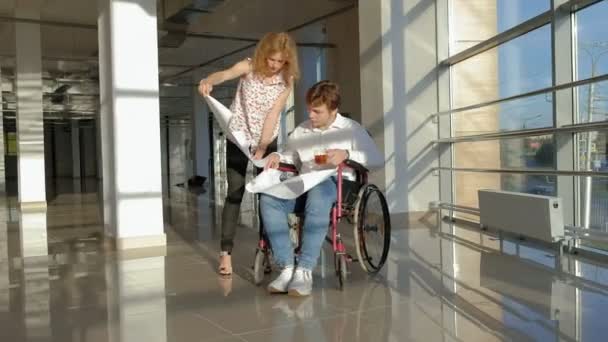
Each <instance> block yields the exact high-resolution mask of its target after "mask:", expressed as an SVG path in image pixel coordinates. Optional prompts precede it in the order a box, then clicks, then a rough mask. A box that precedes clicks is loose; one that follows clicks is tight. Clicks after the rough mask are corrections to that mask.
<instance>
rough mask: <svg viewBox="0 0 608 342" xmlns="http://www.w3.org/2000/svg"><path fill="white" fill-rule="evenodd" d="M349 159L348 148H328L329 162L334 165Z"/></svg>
mask: <svg viewBox="0 0 608 342" xmlns="http://www.w3.org/2000/svg"><path fill="white" fill-rule="evenodd" d="M346 159H348V151H346V150H327V162H328V163H330V164H331V165H333V166H338V165H340V164H342V162H344V161H345V160H346Z"/></svg>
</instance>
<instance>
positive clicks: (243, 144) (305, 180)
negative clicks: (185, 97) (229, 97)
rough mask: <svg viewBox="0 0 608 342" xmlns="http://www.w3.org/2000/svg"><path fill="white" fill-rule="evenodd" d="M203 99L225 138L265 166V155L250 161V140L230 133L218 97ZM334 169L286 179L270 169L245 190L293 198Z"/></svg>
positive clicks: (225, 110)
mask: <svg viewBox="0 0 608 342" xmlns="http://www.w3.org/2000/svg"><path fill="white" fill-rule="evenodd" d="M205 101H207V104H208V105H209V108H210V109H211V111H212V112H213V115H214V116H215V119H216V120H217V122H218V124H219V125H220V127H221V128H222V131H224V134H226V136H227V138H228V139H230V140H231V141H233V142H234V143H235V144H236V145H237V146H238V148H239V149H240V150H241V151H243V153H244V154H245V156H247V158H249V160H251V161H252V162H253V164H254V165H255V166H257V167H264V165H266V158H264V159H261V160H253V159H252V157H253V156H252V155H251V152H250V150H249V148H250V146H251V142H250V141H249V140H248V139H247V137H246V136H245V134H244V133H242V132H232V131H231V130H230V128H229V127H230V126H229V125H230V120H231V119H232V115H233V113H232V112H231V111H230V109H228V108H226V106H224V105H223V104H221V103H220V102H219V101H218V100H216V99H214V98H213V97H211V96H205ZM336 172H337V169H324V170H315V171H312V172H308V173H306V174H301V175H299V176H294V177H290V178H288V179H285V177H284V176H285V174H284V173H283V172H282V171H279V170H275V169H270V170H265V171H264V172H262V173H260V174H259V175H258V176H257V177H256V178H255V179H253V180H252V181H251V182H249V183H248V184H247V186H246V189H247V191H249V192H252V193H265V194H269V195H272V196H275V197H278V198H284V199H294V198H297V197H298V196H300V195H302V194H303V193H305V192H307V191H308V190H310V189H311V188H313V187H314V186H315V185H317V184H319V183H321V182H323V181H324V180H326V179H328V178H329V177H331V176H334V175H336Z"/></svg>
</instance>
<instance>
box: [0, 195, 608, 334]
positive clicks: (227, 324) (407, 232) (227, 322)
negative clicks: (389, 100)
mask: <svg viewBox="0 0 608 342" xmlns="http://www.w3.org/2000/svg"><path fill="white" fill-rule="evenodd" d="M168 203H169V205H167V208H166V212H165V217H166V219H167V221H168V224H167V234H168V240H169V244H168V246H167V248H166V249H145V250H137V251H130V252H127V253H115V252H108V251H105V252H104V249H103V246H102V244H101V243H100V239H99V237H100V235H101V228H100V225H99V210H98V208H97V196H96V194H95V193H88V194H83V195H71V194H61V193H59V192H58V193H57V195H56V197H54V198H53V200H52V202H51V205H50V206H49V208H48V210H47V211H46V212H43V213H19V212H18V211H17V210H15V209H14V204H15V200H14V198H7V199H3V200H2V202H1V205H0V208H2V209H1V210H0V341H2V342H5V341H6V342H21V341H57V342H71V341H74V342H76V341H78V342H81V341H91V342H98V341H99V342H102V341H103V342H105V341H112V342H125V341H142V342H144V341H145V342H157V341H158V342H166V341H226V342H228V341H252V342H253V341H264V342H269V341H315V342H324V341H328V342H329V341H332V342H334V341H378V342H381V341H395V342H396V341H425V342H432V341H503V340H505V341H506V340H508V341H606V337H605V336H606V335H607V333H608V328H607V326H608V325H606V323H605V316H604V314H605V313H607V312H608V270H607V267H606V265H605V264H604V265H602V264H596V263H592V262H589V261H585V260H582V259H576V258H574V257H572V256H566V257H563V258H561V259H556V257H555V255H554V254H553V253H552V252H550V251H546V250H539V249H535V248H532V247H530V246H525V245H516V244H515V243H512V242H507V241H505V242H504V244H503V249H502V252H501V251H500V243H499V242H498V241H496V240H495V239H494V238H493V237H490V236H486V235H482V234H480V233H479V232H478V231H475V230H472V229H467V228H464V227H457V226H453V225H451V224H448V223H438V222H436V220H435V218H434V217H432V216H430V217H428V218H427V219H426V220H423V221H420V222H415V223H412V224H404V223H402V222H395V227H394V228H395V230H394V234H393V239H392V246H391V254H390V256H389V261H388V263H387V265H386V266H385V268H384V270H383V271H382V273H381V274H379V275H378V276H375V277H369V276H367V275H365V274H364V273H363V272H362V271H361V270H360V269H359V267H358V265H356V264H354V265H353V267H352V273H351V277H350V279H349V281H348V284H347V286H346V288H345V289H344V290H343V291H339V290H338V289H337V287H336V284H337V282H336V279H335V278H334V276H333V266H332V262H330V260H331V258H330V257H329V254H325V253H324V254H323V255H322V257H323V260H324V262H323V265H322V266H320V267H319V268H318V269H317V270H316V274H315V290H314V294H313V296H311V297H309V298H305V299H294V298H288V297H284V296H270V295H268V294H266V292H265V291H264V289H263V288H258V287H256V286H254V285H253V284H252V282H251V278H252V275H251V271H250V266H251V262H252V259H253V252H254V245H255V238H256V234H255V232H254V231H253V230H251V229H248V228H246V227H243V228H242V229H241V230H240V231H239V236H238V248H237V250H236V251H235V255H234V259H235V266H236V269H235V273H236V274H235V275H234V276H233V277H232V279H229V280H227V279H220V278H218V277H217V276H216V273H215V269H216V264H215V261H216V256H217V252H218V250H217V244H218V243H217V240H215V239H214V236H217V234H216V228H215V227H216V226H215V224H214V222H213V217H214V215H213V213H214V212H215V210H214V208H213V207H212V206H211V204H210V202H209V200H207V198H206V197H205V195H202V196H200V197H199V198H193V197H188V196H186V195H184V194H180V193H178V192H176V193H174V194H172V197H171V201H169V202H168ZM41 250H42V251H46V253H48V257H46V256H45V257H28V255H35V254H36V253H38V252H40V251H41ZM23 256H25V257H23Z"/></svg>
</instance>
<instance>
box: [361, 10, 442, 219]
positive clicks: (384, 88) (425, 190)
mask: <svg viewBox="0 0 608 342" xmlns="http://www.w3.org/2000/svg"><path fill="white" fill-rule="evenodd" d="M359 14H360V15H359V32H360V63H361V105H362V113H363V115H362V121H363V123H364V125H365V126H366V127H368V128H370V130H371V132H372V134H373V135H374V138H375V139H376V141H377V142H378V143H379V144H380V146H382V148H383V149H384V153H385V160H386V161H385V162H386V165H385V169H384V178H385V179H384V185H385V188H386V194H387V199H388V201H389V205H390V209H391V211H392V212H393V213H398V212H418V211H425V210H427V208H428V205H429V202H431V201H435V200H437V199H438V196H439V180H438V178H437V177H436V176H434V175H432V174H431V169H432V168H433V167H434V166H436V165H437V158H438V154H437V152H436V151H435V149H434V148H433V147H432V141H433V140H434V139H436V137H437V127H436V126H435V124H434V123H432V121H431V119H430V115H431V114H433V113H435V112H436V111H437V108H438V107H437V82H436V80H437V75H436V69H435V67H436V64H437V51H436V34H435V32H436V21H435V3H434V2H433V1H425V0H415V1H414V0H408V1H405V0H391V1H378V2H376V1H364V2H360V3H359ZM375 181H377V178H376V179H375Z"/></svg>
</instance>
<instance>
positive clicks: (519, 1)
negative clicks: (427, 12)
mask: <svg viewBox="0 0 608 342" xmlns="http://www.w3.org/2000/svg"><path fill="white" fill-rule="evenodd" d="M550 6H551V1H550V0H452V1H451V7H452V10H451V13H452V15H451V30H450V31H451V32H450V34H451V37H452V44H451V45H452V46H451V49H450V50H451V53H452V54H455V53H458V52H460V51H462V50H464V49H466V48H468V47H470V46H473V45H475V44H476V43H479V42H481V41H484V40H486V39H489V38H492V37H493V36H495V35H496V34H499V33H501V32H504V31H506V30H508V29H510V28H512V27H514V26H517V25H518V24H521V23H523V22H524V21H526V20H529V19H531V18H533V17H535V16H537V15H539V14H541V13H543V12H545V11H548V10H549V8H550Z"/></svg>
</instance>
